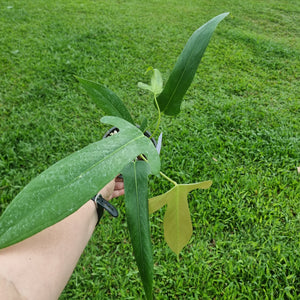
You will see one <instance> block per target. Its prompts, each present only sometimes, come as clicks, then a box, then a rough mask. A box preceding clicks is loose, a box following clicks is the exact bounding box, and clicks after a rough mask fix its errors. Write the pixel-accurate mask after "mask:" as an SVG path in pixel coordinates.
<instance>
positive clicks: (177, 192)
mask: <svg viewBox="0 0 300 300" xmlns="http://www.w3.org/2000/svg"><path fill="white" fill-rule="evenodd" d="M211 184H212V181H204V182H198V183H193V184H177V185H175V186H174V187H173V188H172V189H171V190H169V191H168V192H166V193H165V194H162V195H159V196H157V197H154V198H151V199H149V213H153V212H154V211H156V210H158V209H160V208H161V207H163V206H164V205H165V204H167V209H166V213H165V217H164V236H165V240H166V242H167V244H168V245H169V247H170V248H171V250H172V251H173V252H174V253H176V255H179V253H180V251H181V250H182V249H183V247H185V246H186V245H187V243H188V242H189V240H190V238H191V235H192V232H193V227H192V222H191V217H190V211H189V207H188V201H187V196H188V193H189V192H190V191H192V190H195V189H208V188H209V187H210V186H211Z"/></svg>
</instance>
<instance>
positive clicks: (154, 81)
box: [138, 68, 163, 96]
mask: <svg viewBox="0 0 300 300" xmlns="http://www.w3.org/2000/svg"><path fill="white" fill-rule="evenodd" d="M149 70H152V71H153V74H152V77H151V85H149V84H146V83H143V82H138V87H139V88H141V89H143V90H148V91H150V92H152V93H153V94H154V95H155V96H157V95H159V94H160V93H161V92H162V90H163V80H162V76H161V73H160V71H159V70H158V69H153V68H148V70H147V72H148V71H149ZM147 72H146V73H147Z"/></svg>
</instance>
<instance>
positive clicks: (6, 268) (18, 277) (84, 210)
mask: <svg viewBox="0 0 300 300" xmlns="http://www.w3.org/2000/svg"><path fill="white" fill-rule="evenodd" d="M99 193H101V195H102V196H103V197H104V198H105V199H107V200H111V199H112V198H115V197H118V196H121V195H123V194H124V184H123V181H122V180H121V179H119V178H116V179H115V180H113V181H112V182H110V183H109V184H108V185H106V186H105V187H104V188H103V189H102V190H101V191H100V192H99ZM97 221H98V215H97V211H96V207H95V203H94V202H93V201H88V202H87V203H86V204H84V205H83V206H82V207H81V208H80V209H79V210H77V211H76V212H75V213H73V214H72V215H70V216H69V217H67V218H65V219H63V220H62V221H60V222H58V223H56V224H54V225H53V226H50V227H48V228H46V229H45V230H43V231H41V232H39V233H37V234H35V235H34V236H32V237H30V238H28V239H26V240H24V241H22V242H20V243H17V244H15V245H12V246H10V247H7V248H4V249H2V250H0V294H1V293H2V292H3V293H4V291H5V292H8V293H9V292H10V293H11V297H10V298H11V299H23V298H22V297H24V298H25V299H26V298H27V299H30V300H31V299H32V300H35V299H45V300H47V299H49V300H52V299H57V298H58V297H59V295H60V293H61V292H62V290H63V289H64V287H65V285H66V284H67V282H68V280H69V278H70V276H71V274H72V272H73V270H74V268H75V266H76V264H77V261H78V259H79V257H80V255H81V254H82V252H83V250H84V248H85V246H86V244H87V243H88V241H89V239H90V237H91V236H92V234H93V232H94V229H95V225H96V224H97ZM18 294H19V295H18ZM13 295H14V297H15V298H13ZM16 297H19V298H16ZM10 298H7V299H10Z"/></svg>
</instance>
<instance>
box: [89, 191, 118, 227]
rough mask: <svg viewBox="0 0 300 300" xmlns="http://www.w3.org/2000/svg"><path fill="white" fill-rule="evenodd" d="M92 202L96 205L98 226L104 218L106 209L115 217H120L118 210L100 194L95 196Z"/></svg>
mask: <svg viewBox="0 0 300 300" xmlns="http://www.w3.org/2000/svg"><path fill="white" fill-rule="evenodd" d="M92 200H93V201H94V202H95V204H96V208H97V214H98V222H97V224H96V225H98V223H99V221H100V219H101V218H102V216H103V211H104V209H105V210H107V211H108V212H109V213H110V214H111V215H112V216H113V217H117V216H118V215H119V213H118V211H117V209H116V208H115V207H114V206H113V205H112V204H111V203H109V202H108V201H107V200H105V199H104V198H103V197H102V196H101V195H100V194H97V195H96V196H94V197H93V198H92Z"/></svg>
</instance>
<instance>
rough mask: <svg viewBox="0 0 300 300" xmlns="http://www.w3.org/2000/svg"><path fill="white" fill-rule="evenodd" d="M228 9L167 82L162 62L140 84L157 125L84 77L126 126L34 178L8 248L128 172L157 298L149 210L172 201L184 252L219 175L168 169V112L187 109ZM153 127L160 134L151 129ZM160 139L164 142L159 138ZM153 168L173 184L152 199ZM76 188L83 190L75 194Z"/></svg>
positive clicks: (169, 235)
mask: <svg viewBox="0 0 300 300" xmlns="http://www.w3.org/2000/svg"><path fill="white" fill-rule="evenodd" d="M227 15H228V13H224V14H221V15H219V16H217V17H215V18H213V19H211V20H210V21H209V22H207V23H206V24H204V25H203V26H202V27H200V28H199V29H197V30H196V31H195V32H194V33H193V34H192V36H191V37H190V39H189V40H188V42H187V44H186V46H185V47H184V49H183V51H182V53H181V54H180V56H179V58H178V60H177V62H176V64H175V66H174V68H173V70H172V72H171V74H170V76H169V79H168V80H167V82H166V84H165V86H164V85H163V80H162V76H161V73H160V72H159V70H157V69H152V68H150V69H148V71H149V72H151V74H152V76H151V84H145V83H139V84H138V86H139V87H140V88H142V89H145V90H148V91H149V92H150V93H151V94H152V95H153V100H154V101H153V102H154V105H155V108H156V110H157V122H155V124H154V128H148V126H147V124H148V122H147V119H146V118H144V121H143V122H142V124H139V126H136V123H135V121H134V120H133V118H132V116H131V114H130V113H129V110H128V109H127V108H126V106H125V105H124V103H123V102H122V100H121V99H120V98H119V97H118V96H117V95H116V94H115V93H113V92H112V91H111V90H109V89H108V88H106V87H104V86H103V85H101V84H98V83H95V82H91V81H88V80H85V79H83V78H77V79H78V80H79V82H80V84H81V85H82V87H83V88H84V89H85V90H86V91H87V93H88V94H89V95H90V97H91V99H93V100H94V102H95V103H96V105H97V106H98V107H99V108H100V109H101V110H102V111H103V112H104V113H105V114H106V116H104V117H102V119H101V122H103V123H105V124H110V125H112V126H114V127H116V128H117V129H118V132H117V134H113V135H112V136H109V137H108V138H105V139H101V140H100V141H98V142H95V143H92V144H90V145H88V146H86V147H85V148H83V149H81V150H79V151H77V152H74V153H73V154H71V155H69V156H68V157H66V158H64V159H62V160H60V161H59V162H57V163H55V164H54V165H52V166H51V167H50V168H48V169H47V170H45V171H44V172H43V173H41V174H40V175H39V176H37V177H36V178H35V179H33V180H32V181H31V182H30V183H29V184H28V185H27V186H26V187H25V188H24V189H23V190H22V191H21V192H20V193H19V194H18V195H17V196H16V197H15V199H14V200H13V201H12V202H11V203H10V205H9V206H8V207H7V209H6V210H5V211H4V213H3V214H2V216H1V218H0V249H1V248H5V247H8V246H10V245H13V244H15V243H17V242H19V241H22V240H24V239H26V238H28V237H30V236H32V235H34V234H35V233H37V232H39V231H41V230H43V229H45V228H47V227H49V226H51V225H53V224H55V223H57V222H58V221H60V220H62V219H63V218H65V217H67V216H68V215H70V214H72V213H73V212H75V211H76V210H77V209H79V208H80V207H81V206H82V205H83V204H84V203H86V202H87V201H88V200H89V199H90V198H91V197H93V196H94V195H95V194H96V193H97V192H98V191H99V190H100V189H101V188H103V187H104V186H105V185H106V184H107V183H109V182H110V181H111V180H112V179H113V178H114V177H115V176H117V175H118V174H122V176H123V178H124V184H125V207H126V217H127V223H128V229H129V232H130V236H131V242H132V246H133V252H134V256H135V259H136V263H137V266H138V269H139V272H140V276H141V279H142V283H143V286H144V290H145V295H146V297H147V299H152V297H153V295H152V285H153V255H152V245H151V239H150V226H149V214H152V213H154V212H155V211H157V210H159V209H160V208H162V207H163V206H165V205H166V211H165V217H164V236H165V240H166V242H167V244H168V245H169V247H170V248H171V249H172V251H173V252H174V253H175V254H176V255H179V253H180V251H181V250H182V249H183V247H184V246H185V245H186V244H187V243H188V242H189V240H190V237H191V235H192V223H191V217H190V211H189V206H188V201H187V196H188V193H189V192H190V191H192V190H194V189H207V188H209V187H210V186H211V184H212V182H211V181H205V182H198V183H192V184H178V183H177V182H175V181H173V180H172V179H170V178H169V177H168V176H167V175H166V174H164V173H163V172H162V171H161V170H160V156H159V152H160V148H161V144H162V134H161V133H160V131H159V130H160V129H159V128H160V123H161V119H162V118H161V116H162V114H164V115H169V116H174V115H177V114H178V113H179V112H180V109H181V103H182V101H183V97H184V95H185V93H186V91H187V89H188V88H189V86H190V84H191V82H192V80H193V78H194V75H195V73H196V70H197V68H198V65H199V63H200V61H201V58H202V56H203V54H204V52H205V50H206V47H207V45H208V43H209V41H210V38H211V36H212V34H213V32H214V30H215V28H216V27H217V25H218V24H219V22H220V21H222V20H223V19H224V18H225V17H226V16H227ZM146 130H149V131H150V132H152V135H151V136H150V138H149V136H146V135H145V134H144V133H145V131H146ZM156 136H158V138H157V143H156V145H154V144H153V142H152V139H151V138H153V137H156ZM149 175H158V176H160V177H161V178H162V179H166V180H168V181H169V182H171V183H172V184H173V187H172V188H171V189H170V190H169V191H168V192H166V193H164V194H162V195H158V196H156V197H154V198H151V199H148V180H149ZM74 195H76V197H74Z"/></svg>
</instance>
